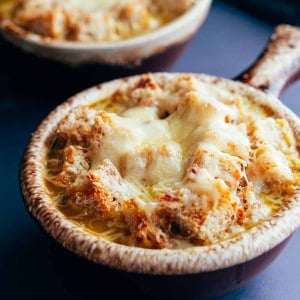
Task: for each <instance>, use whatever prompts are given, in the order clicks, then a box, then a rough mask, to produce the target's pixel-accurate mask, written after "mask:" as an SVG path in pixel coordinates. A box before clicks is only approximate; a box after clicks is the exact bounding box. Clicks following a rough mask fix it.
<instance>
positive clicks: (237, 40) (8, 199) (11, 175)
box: [0, 1, 300, 300]
mask: <svg viewBox="0 0 300 300" xmlns="http://www.w3.org/2000/svg"><path fill="white" fill-rule="evenodd" d="M272 30H273V25H271V24H268V23H266V22H263V21H261V20H259V19H256V18H255V17H254V16H250V15H248V14H247V13H245V12H243V11H241V10H239V9H237V8H234V7H232V6H229V5H227V4H225V3H224V2H220V1H214V3H213V6H212V9H211V11H210V14H209V16H208V19H207V21H206V22H205V24H204V25H203V27H202V28H201V30H200V31H199V32H198V34H197V35H196V36H195V38H194V39H193V41H192V43H191V44H190V45H189V47H188V48H187V49H186V51H185V53H184V54H183V56H182V57H181V58H180V59H179V60H178V62H177V63H176V65H175V66H174V67H173V68H172V71H185V72H201V73H208V74H212V75H218V76H223V77H226V78H233V77H234V76H235V75H237V74H239V73H240V72H241V71H242V70H244V69H246V67H248V65H250V64H251V63H252V62H253V61H254V60H255V58H256V57H257V55H258V54H259V53H260V51H261V50H262V48H263V46H264V45H265V43H266V41H267V39H268V38H269V35H270V34H271V32H272ZM1 43H3V42H2V41H1V40H0V54H1ZM2 60H3V57H2ZM49 84H51V83H49ZM77 88H78V87H74V93H75V92H77ZM0 91H1V93H0V122H1V124H0V128H1V129H0V130H1V138H0V166H1V172H0V176H1V177H0V182H1V186H2V190H1V210H0V220H1V226H0V241H1V245H0V299H1V300H6V299H54V298H55V299H107V298H108V297H110V298H113V297H114V296H116V295H117V294H118V292H119V291H123V297H126V296H131V297H132V298H138V297H140V299H144V298H145V297H143V294H142V292H141V291H138V290H137V289H136V287H135V286H133V285H132V284H131V283H130V282H127V281H126V280H123V278H122V277H118V276H116V274H114V273H113V272H108V273H107V272H105V270H104V271H103V270H102V269H101V268H99V269H97V270H96V269H91V268H90V267H91V266H90V264H89V263H87V262H85V261H82V260H80V259H77V258H76V257H75V256H74V255H72V254H70V253H69V252H67V251H65V250H63V249H61V247H60V246H58V245H57V244H56V243H55V242H54V241H52V240H50V239H49V238H48V237H47V236H45V234H44V233H43V232H42V231H41V230H40V229H39V228H38V226H36V224H35V223H34V222H33V221H32V219H31V218H30V216H29V215H28V213H27V211H26V209H25V207H24V205H23V202H22V199H21V196H20V193H19V185H18V168H19V163H20V159H21V157H22V153H23V151H24V148H25V146H26V143H27V141H28V140H29V139H30V136H31V133H32V132H33V131H34V130H35V128H36V126H37V125H38V124H39V123H40V122H41V120H42V119H43V118H44V117H45V116H46V115H47V114H48V113H49V112H50V110H52V109H53V108H54V107H55V106H56V105H57V104H59V103H60V102H61V101H62V100H64V99H65V97H66V94H65V93H63V92H61V91H59V90H57V91H54V93H53V94H54V95H55V96H50V95H49V94H48V92H47V93H46V94H43V93H40V94H39V93H31V92H30V91H29V90H27V89H24V88H23V86H22V84H21V83H20V81H18V80H16V79H15V78H14V77H13V76H12V75H11V74H10V73H9V72H7V70H6V69H5V70H3V68H1V65H0ZM71 95H72V94H71V93H70V94H68V95H67V96H71ZM299 98H300V84H299V83H298V84H295V85H293V86H292V87H291V88H290V89H289V90H288V91H287V92H286V93H285V94H284V95H283V96H282V100H283V101H284V103H286V105H287V106H289V107H290V108H291V109H292V110H293V111H294V112H296V113H297V114H298V115H300V103H299V101H300V99H299ZM299 254H300V232H299V230H298V231H296V232H295V234H294V235H293V236H292V239H291V240H290V242H289V244H288V246H287V247H286V248H285V249H284V251H283V252H282V253H281V254H280V256H279V257H278V258H277V259H276V260H275V262H273V263H272V265H271V266H269V267H268V268H267V269H266V270H265V271H264V272H262V273H261V274H260V275H259V276H258V277H256V278H255V279H254V280H253V281H251V282H250V283H248V284H247V285H246V286H245V287H243V288H242V289H240V290H238V291H236V292H234V293H232V294H230V295H227V296H225V297H223V298H222V299H223V300H229V299H243V300H246V299H247V300H248V299H263V300H264V299H270V300H271V299H272V300H281V299H285V300H297V299H299V297H300V296H299V295H300V268H299V267H300V263H299ZM42 295H43V296H42ZM84 295H85V296H86V297H84ZM195 299H200V297H199V298H198V296H197V295H195Z"/></svg>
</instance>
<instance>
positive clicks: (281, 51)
mask: <svg viewBox="0 0 300 300" xmlns="http://www.w3.org/2000/svg"><path fill="white" fill-rule="evenodd" d="M295 37H296V40H295ZM298 37H299V30H298V29H295V28H292V27H290V26H279V27H278V28H277V29H276V32H275V33H274V35H273V36H272V39H271V41H270V46H268V47H267V48H266V52H265V55H264V56H263V57H262V58H261V60H259V61H258V62H257V63H256V64H255V65H254V66H253V67H252V68H251V69H250V70H248V71H247V72H246V73H244V75H243V76H241V77H240V78H243V80H244V81H246V80H248V82H250V83H249V84H245V83H242V82H238V81H234V80H229V79H225V78H217V77H214V76H210V75H205V74H188V73H187V74H176V73H174V74H173V73H154V74H152V76H153V78H154V79H155V81H156V82H163V81H164V80H171V79H172V80H175V81H176V80H177V79H178V78H180V77H181V76H185V75H187V76H192V77H194V78H196V79H197V80H199V81H201V82H203V83H204V84H206V85H209V86H211V87H213V88H215V89H217V90H219V89H220V91H222V90H227V91H228V90H229V91H231V93H235V94H236V95H238V96H240V97H244V98H245V99H248V100H249V101H250V102H253V103H255V105H259V106H260V107H264V109H265V110H267V111H270V112H272V114H271V115H272V116H276V117H280V118H282V119H284V120H286V121H287V123H288V124H289V126H290V128H291V130H292V133H293V136H294V138H295V140H296V144H297V145H298V149H299V144H300V121H299V119H298V118H297V116H296V115H295V114H294V113H293V112H292V111H290V110H289V109H288V108H287V107H286V106H285V105H284V104H282V103H281V101H280V100H278V99H277V98H276V97H275V96H273V95H271V94H270V93H271V92H270V91H272V90H273V91H275V90H277V91H278V90H279V89H280V90H281V89H282V87H283V85H284V84H283V82H285V83H286V82H287V80H286V79H287V77H289V78H290V76H288V75H294V73H295V70H296V69H295V67H296V68H297V69H298V67H299V65H298V62H299V57H300V55H299V49H300V46H299V39H298ZM274 57H276V58H274ZM278 58H279V59H280V61H281V62H283V61H285V62H286V63H285V64H283V63H282V64H280V66H279V67H278V68H274V72H266V70H267V69H265V67H266V66H267V68H268V66H269V63H270V60H273V61H276V60H277V59H278ZM295 62H296V63H295ZM277 71H278V72H277ZM282 71H284V72H282ZM256 73H257V74H260V75H259V76H261V79H262V80H261V81H260V83H259V84H258V85H257V86H256V88H255V87H252V86H250V84H252V83H253V81H254V80H256V79H258V77H257V76H256V75H255V76H254V75H253V74H256ZM267 73H270V74H271V75H272V76H273V75H274V74H275V73H277V75H278V76H279V77H280V78H281V79H282V78H283V76H285V80H277V79H279V77H278V76H275V77H276V80H275V79H274V78H273V79H272V80H273V82H275V85H271V84H270V82H269V79H270V76H266V74H267ZM261 74H263V75H261ZM283 74H284V75H283ZM145 76H149V75H136V76H131V77H128V78H123V79H117V80H114V81H110V82H106V83H103V84H100V85H97V86H94V87H92V88H90V89H87V90H85V91H83V92H81V93H79V94H77V95H75V96H73V97H71V98H70V99H68V100H67V101H66V102H64V103H63V104H61V105H60V106H58V107H57V108H56V109H55V110H54V111H53V112H51V113H50V114H49V116H48V117H47V118H46V119H45V120H44V121H43V122H42V124H41V125H40V126H39V127H38V129H37V130H36V132H35V133H34V134H33V136H32V139H31V141H30V143H29V145H28V147H27V149H26V152H25V155H24V158H23V162H22V165H21V173H20V184H21V190H22V194H23V196H24V200H25V204H26V207H27V209H28V211H29V212H30V214H31V215H32V216H33V217H34V219H35V220H36V221H38V223H39V224H40V225H41V227H42V228H43V230H45V231H46V232H47V233H49V234H50V236H52V237H53V238H54V239H55V240H56V241H57V242H58V243H59V244H61V245H62V246H63V247H65V248H66V249H68V250H70V251H72V252H74V253H76V254H78V255H80V256H82V257H84V258H86V259H87V260H89V261H92V262H94V263H95V264H100V265H104V266H108V267H110V268H113V269H115V270H120V271H125V272H127V274H128V276H129V277H130V278H131V279H132V280H133V281H134V282H136V283H137V284H138V285H139V286H140V287H142V288H143V289H144V290H145V291H147V292H148V293H149V294H150V295H154V296H157V297H158V295H157V294H156V293H157V291H159V296H162V297H167V296H168V297H169V298H174V299H178V298H182V299H188V297H189V296H195V295H198V296H199V297H200V298H201V299H202V298H212V297H217V296H220V295H223V294H225V293H227V292H229V291H232V290H234V289H236V288H239V287H241V286H242V285H243V284H245V283H246V282H248V281H249V280H250V279H252V278H253V277H254V276H256V275H257V274H258V273H259V272H261V271H262V270H263V269H264V268H265V267H267V266H268V265H269V264H270V263H271V262H272V261H273V260H274V259H275V258H276V256H277V255H278V254H279V253H280V251H281V250H282V249H283V248H284V246H285V245H286V243H287V241H288V240H289V238H290V237H291V235H292V233H293V232H294V231H295V230H296V229H297V228H298V227H299V225H300V193H299V192H300V182H299V185H298V187H297V188H296V191H295V193H294V194H293V195H292V196H290V197H287V198H286V199H285V200H284V201H283V203H282V204H281V206H280V208H279V209H278V210H277V211H276V213H275V214H273V215H270V216H269V217H266V218H264V219H263V220H262V221H261V222H259V223H258V224H257V225H256V226H254V227H252V228H250V229H247V230H245V231H244V232H242V233H241V234H237V235H235V236H232V237H230V238H227V239H225V240H222V241H220V242H217V243H212V244H209V245H203V246H193V247H188V248H184V249H166V248H163V249H145V248H140V247H135V246H127V245H122V244H119V243H114V242H110V241H108V240H106V239H104V238H101V237H98V236H96V235H94V234H91V233H90V232H88V231H86V230H84V229H83V228H82V227H81V226H79V225H76V223H74V222H72V221H71V220H70V219H69V218H67V217H66V216H65V215H64V214H63V213H62V212H61V211H60V210H59V209H58V208H57V206H56V205H55V204H54V202H53V200H52V199H51V197H50V195H49V190H48V187H47V186H46V185H45V180H44V174H45V168H46V166H45V161H46V157H47V154H48V153H49V149H50V147H51V146H50V143H51V140H52V136H53V133H54V132H55V130H56V127H57V125H58V123H59V122H60V121H61V120H62V119H64V118H66V116H67V115H68V114H69V112H70V110H71V109H73V108H76V107H80V106H82V105H89V104H92V103H94V102H95V101H98V100H99V99H108V98H109V97H110V96H111V95H112V94H113V93H114V91H116V90H117V89H118V88H120V87H121V88H122V87H126V86H128V85H130V84H133V85H134V83H135V82H138V81H139V80H140V79H141V78H145ZM251 80H253V81H251ZM276 82H277V84H276ZM253 86H255V84H254V83H253ZM275 86H276V88H274V87H275ZM258 87H259V88H263V89H264V92H263V91H261V90H260V89H259V88H258ZM274 93H275V92H274ZM298 180H299V179H298Z"/></svg>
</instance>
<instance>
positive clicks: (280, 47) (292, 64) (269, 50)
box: [235, 24, 300, 97]
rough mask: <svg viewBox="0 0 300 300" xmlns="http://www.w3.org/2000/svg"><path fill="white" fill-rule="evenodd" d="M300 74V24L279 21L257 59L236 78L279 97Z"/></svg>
mask: <svg viewBox="0 0 300 300" xmlns="http://www.w3.org/2000/svg"><path fill="white" fill-rule="evenodd" d="M299 78H300V28H298V27H295V26H291V25H286V24H280V25H278V26H277V27H275V30H274V32H273V34H272V35H271V37H270V39H269V41H268V43H267V44H266V46H265V48H264V50H263V51H262V53H261V54H260V55H259V57H258V58H257V60H256V61H255V62H254V63H253V64H252V65H251V66H250V67H249V68H248V69H247V70H246V71H244V72H243V73H242V74H240V75H238V76H237V77H236V78H235V80H239V81H242V82H244V83H247V84H249V85H251V86H254V87H256V88H258V89H260V90H263V91H264V92H266V93H268V94H272V95H274V96H276V97H278V96H280V94H281V93H282V92H283V91H284V90H285V89H286V88H287V87H288V86H289V85H290V84H291V83H292V82H294V81H295V80H297V79H299Z"/></svg>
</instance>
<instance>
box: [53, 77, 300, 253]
mask: <svg viewBox="0 0 300 300" xmlns="http://www.w3.org/2000/svg"><path fill="white" fill-rule="evenodd" d="M175 79H176V80H175ZM175 79H173V81H172V80H170V82H168V83H164V84H163V85H159V84H156V83H155V81H154V79H153V78H152V76H151V75H145V76H144V77H142V78H141V81H140V82H134V83H133V84H132V85H128V87H127V88H126V89H119V90H118V91H116V93H115V94H113V95H111V96H109V97H108V98H107V99H105V100H99V101H98V102H97V103H94V104H92V105H91V106H88V107H78V108H75V109H74V110H73V111H72V112H70V113H69V114H68V117H67V118H65V119H64V120H62V121H61V122H60V124H59V126H58V128H57V133H56V136H57V135H61V136H63V137H64V139H65V140H66V142H65V144H66V145H65V146H63V147H61V148H59V147H58V149H56V148H54V149H52V150H50V154H49V162H48V177H47V180H51V184H53V185H54V186H56V187H59V188H60V189H61V190H60V191H59V196H58V199H57V201H58V202H62V199H64V200H63V201H64V202H66V204H65V205H66V206H67V208H68V209H69V210H70V211H72V210H75V211H78V210H80V211H81V210H84V211H85V215H86V214H87V215H90V216H91V218H92V219H93V220H94V219H96V220H98V221H97V222H99V220H102V222H103V223H104V224H105V226H104V227H105V228H106V229H107V228H109V229H114V231H113V233H114V236H115V237H118V238H116V241H117V242H121V243H125V244H130V245H132V244H134V245H136V246H140V247H150V248H161V247H168V248H176V247H180V246H179V245H181V246H182V245H183V244H184V245H185V246H187V245H203V244H210V243H214V242H217V241H219V240H222V239H224V238H228V237H230V236H231V235H233V234H236V233H237V232H242V231H243V230H246V229H247V228H249V227H251V226H254V225H255V224H257V223H258V222H260V221H261V220H263V219H265V218H267V217H268V216H269V215H270V214H271V213H272V212H274V211H275V209H278V207H280V205H279V204H278V201H279V200H278V199H279V198H280V197H282V201H283V199H284V197H286V195H289V194H291V193H293V191H294V190H295V187H296V186H297V178H299V168H298V169H297V165H299V163H300V159H299V154H298V151H297V149H296V142H295V139H294V136H293V134H292V131H291V129H290V127H289V125H288V123H287V122H286V121H284V120H283V119H280V118H277V117H276V116H270V115H269V114H268V113H267V112H264V110H263V109H262V108H259V106H257V105H256V106H255V105H253V103H252V104H250V102H249V100H248V99H247V98H239V99H236V97H237V96H236V95H235V96H234V98H233V96H232V94H231V92H230V91H228V90H226V89H224V87H219V86H218V85H217V84H216V85H212V84H208V83H204V82H201V81H200V80H199V81H197V80H196V79H195V78H191V77H188V76H186V77H184V76H183V77H179V78H177V77H175ZM137 81H138V79H137ZM145 82H148V84H146V85H145ZM149 83H151V84H149ZM177 84H178V85H177ZM137 95H138V99H145V102H143V101H140V100H139V101H137V98H136V97H137ZM60 197H62V198H60ZM273 198H274V200H272V199H273ZM59 199H60V200H59ZM272 201H273V202H272ZM272 203H274V205H273V206H272ZM68 209H64V212H66V211H67V210H68ZM174 228H177V229H176V230H175V229H174ZM116 232H117V233H116ZM97 234H99V232H98V233H97ZM115 234H116V235H115ZM183 240H184V241H185V242H184V243H181V242H180V241H183Z"/></svg>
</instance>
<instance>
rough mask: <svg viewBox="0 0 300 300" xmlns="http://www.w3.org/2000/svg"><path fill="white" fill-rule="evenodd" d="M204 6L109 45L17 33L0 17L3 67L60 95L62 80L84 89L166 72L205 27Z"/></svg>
mask: <svg viewBox="0 0 300 300" xmlns="http://www.w3.org/2000/svg"><path fill="white" fill-rule="evenodd" d="M210 6H211V0H197V1H195V3H194V5H193V6H192V7H191V8H190V9H188V10H187V11H186V12H185V13H184V14H183V15H181V16H180V17H178V18H176V19H175V20H173V21H172V22H170V23H168V24H166V25H165V26H162V27H161V28H159V29H157V30H155V31H153V32H150V33H146V34H144V35H140V36H137V37H134V38H129V39H126V40H120V41H112V42H110V41H105V42H104V41H100V42H76V41H75V42H73V41H59V40H55V39H50V38H45V37H42V36H40V35H38V34H34V33H31V32H28V31H26V30H24V29H22V28H21V27H19V26H17V25H16V24H14V23H13V22H12V21H11V20H10V19H9V18H7V17H6V18H3V17H2V19H1V13H0V36H2V38H3V41H6V45H5V43H4V45H5V48H4V51H5V50H6V51H7V53H9V56H13V59H12V60H10V61H9V62H6V61H5V60H3V65H6V64H8V66H7V69H8V71H10V70H11V69H14V68H15V74H16V75H17V76H20V77H21V76H22V77H23V78H22V80H25V81H26V79H27V77H31V78H34V80H36V81H37V82H38V84H37V85H43V86H45V84H43V80H40V78H41V77H43V78H47V79H48V81H51V83H52V84H53V85H54V87H53V88H55V84H56V83H57V85H58V87H59V88H61V89H63V88H64V87H63V85H61V86H60V82H61V80H62V79H64V81H66V80H68V78H69V79H70V80H69V82H70V84H72V83H73V85H77V86H79V87H80V88H85V87H89V86H91V85H93V84H96V83H99V82H102V81H107V80H111V79H115V78H118V77H123V76H129V75H133V74H138V73H144V72H155V71H167V70H168V69H169V68H170V67H171V66H172V65H173V63H174V62H175V61H176V60H177V59H178V57H179V56H180V55H181V54H182V52H183V51H184V49H185V47H186V46H187V44H188V42H189V41H191V39H192V37H193V36H194V34H195V33H196V32H197V31H198V29H199V28H200V27H201V25H202V24H203V22H204V21H205V19H206V17H207V15H208V13H209V10H210ZM11 46H13V47H11ZM6 48H7V49H6ZM18 50H19V51H18ZM20 66H21V67H20ZM22 70H24V72H22ZM74 81H76V84H74ZM83 82H84V83H85V84H82V83H83Z"/></svg>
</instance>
